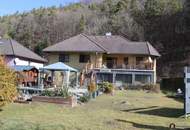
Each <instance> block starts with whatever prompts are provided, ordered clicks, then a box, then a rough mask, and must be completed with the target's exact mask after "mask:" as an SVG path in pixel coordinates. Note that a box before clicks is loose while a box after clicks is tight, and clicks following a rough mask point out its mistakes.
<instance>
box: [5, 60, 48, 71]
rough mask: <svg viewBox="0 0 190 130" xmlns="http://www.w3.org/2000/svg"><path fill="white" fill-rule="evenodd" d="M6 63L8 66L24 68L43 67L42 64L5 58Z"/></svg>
mask: <svg viewBox="0 0 190 130" xmlns="http://www.w3.org/2000/svg"><path fill="white" fill-rule="evenodd" d="M6 62H7V65H8V66H13V65H25V66H34V67H36V68H37V69H39V68H42V67H43V66H44V65H43V63H37V62H30V61H29V60H23V59H20V58H16V57H6Z"/></svg>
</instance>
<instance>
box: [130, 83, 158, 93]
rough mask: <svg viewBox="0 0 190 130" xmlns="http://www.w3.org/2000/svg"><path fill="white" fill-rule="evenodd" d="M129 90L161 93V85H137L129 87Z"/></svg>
mask: <svg viewBox="0 0 190 130" xmlns="http://www.w3.org/2000/svg"><path fill="white" fill-rule="evenodd" d="M127 89H130V90H148V91H149V92H155V93H159V92H160V85H159V84H141V85H140V84H137V85H129V86H127Z"/></svg>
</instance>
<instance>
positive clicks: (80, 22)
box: [79, 15, 85, 32]
mask: <svg viewBox="0 0 190 130" xmlns="http://www.w3.org/2000/svg"><path fill="white" fill-rule="evenodd" d="M84 29H85V19H84V15H81V18H80V21H79V32H83V31H84Z"/></svg>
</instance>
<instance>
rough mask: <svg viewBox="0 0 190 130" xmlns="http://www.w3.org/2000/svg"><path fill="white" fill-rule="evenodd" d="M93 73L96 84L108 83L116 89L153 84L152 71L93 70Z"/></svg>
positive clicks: (153, 73)
mask: <svg viewBox="0 0 190 130" xmlns="http://www.w3.org/2000/svg"><path fill="white" fill-rule="evenodd" d="M95 72H96V79H97V83H102V82H105V81H108V82H110V83H113V84H115V86H117V87H119V86H124V85H137V84H154V83H155V72H154V71H153V70H131V69H95Z"/></svg>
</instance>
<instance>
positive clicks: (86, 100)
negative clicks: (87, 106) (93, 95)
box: [79, 95, 90, 103]
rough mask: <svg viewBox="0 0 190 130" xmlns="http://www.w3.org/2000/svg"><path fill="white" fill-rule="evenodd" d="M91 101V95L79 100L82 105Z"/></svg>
mask: <svg viewBox="0 0 190 130" xmlns="http://www.w3.org/2000/svg"><path fill="white" fill-rule="evenodd" d="M89 100H90V96H89V95H84V96H82V97H80V98H79V101H81V102H82V103H85V102H88V101H89Z"/></svg>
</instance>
